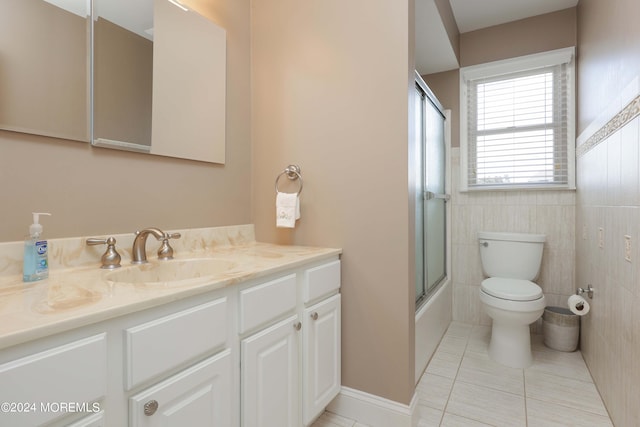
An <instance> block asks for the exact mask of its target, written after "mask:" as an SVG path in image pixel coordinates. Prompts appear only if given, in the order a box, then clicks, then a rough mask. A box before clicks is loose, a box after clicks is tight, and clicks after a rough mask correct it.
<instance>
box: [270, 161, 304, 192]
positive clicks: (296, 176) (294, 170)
mask: <svg viewBox="0 0 640 427" xmlns="http://www.w3.org/2000/svg"><path fill="white" fill-rule="evenodd" d="M283 176H286V177H287V178H289V179H290V180H292V181H294V180H298V185H299V187H298V196H299V195H300V193H302V185H303V181H302V175H301V174H300V166H298V165H289V166H287V167H286V168H285V169H284V170H283V171H282V172H280V174H279V175H278V177H277V178H276V194H277V193H279V192H280V191H279V190H278V181H280V178H282V177H283Z"/></svg>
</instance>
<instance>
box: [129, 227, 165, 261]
mask: <svg viewBox="0 0 640 427" xmlns="http://www.w3.org/2000/svg"><path fill="white" fill-rule="evenodd" d="M149 234H153V236H154V237H155V238H156V239H157V240H164V239H165V235H166V233H165V232H164V231H162V230H160V229H159V228H155V227H151V228H145V229H144V230H142V231H136V238H135V240H134V241H133V249H131V258H132V259H131V262H132V263H133V264H145V263H146V262H147V249H146V246H147V237H149Z"/></svg>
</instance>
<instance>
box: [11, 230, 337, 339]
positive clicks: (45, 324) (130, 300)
mask: <svg viewBox="0 0 640 427" xmlns="http://www.w3.org/2000/svg"><path fill="white" fill-rule="evenodd" d="M224 229H226V230H229V229H231V230H234V231H235V230H236V228H233V227H226V228H224ZM203 230H206V231H207V232H208V231H210V230H211V229H203ZM214 230H216V232H217V233H219V230H217V229H214ZM185 234H186V237H187V238H189V237H192V235H193V234H198V233H197V232H196V231H191V235H190V231H189V230H187V231H186V232H185V231H183V238H185ZM205 234H206V233H205ZM222 234H224V233H222ZM241 234H242V238H241V239H228V238H223V239H219V238H218V237H219V236H216V239H214V240H211V238H207V237H204V238H201V239H200V240H199V243H198V245H197V247H194V246H192V247H191V248H190V249H191V250H185V248H186V247H187V246H188V244H187V245H186V246H185V244H183V245H182V246H181V247H180V248H179V250H177V251H176V254H177V255H176V259H174V260H171V261H157V260H155V256H154V257H151V256H150V257H149V260H150V263H151V265H153V264H154V263H159V262H162V263H173V262H178V263H179V262H181V260H184V259H193V258H215V259H218V260H224V261H225V262H226V263H227V265H228V268H226V269H224V270H223V271H221V272H218V273H216V274H215V275H213V276H206V277H200V278H190V279H188V280H182V281H172V282H156V283H124V282H113V281H111V280H109V274H110V273H111V272H112V271H123V270H124V269H130V268H139V267H137V266H131V264H130V262H129V258H126V257H125V256H124V254H123V261H122V267H121V268H120V269H117V270H103V269H100V268H99V263H98V264H96V263H95V259H93V260H92V262H91V265H76V266H73V267H68V266H67V267H66V268H64V264H65V263H64V262H59V261H60V260H64V259H65V256H66V257H67V258H66V259H68V258H69V248H75V249H74V250H76V251H79V249H78V248H80V247H83V246H84V245H83V244H79V243H77V242H73V241H72V242H71V243H69V241H67V242H64V244H62V243H61V244H60V245H59V246H60V247H62V246H66V247H67V250H64V251H63V250H61V249H59V251H60V252H59V253H57V255H55V256H54V257H55V258H57V260H58V262H57V266H58V267H59V268H51V270H50V273H49V278H48V279H46V280H43V281H39V282H33V283H23V281H22V275H21V274H15V273H16V271H15V268H13V270H12V269H11V268H8V267H7V265H13V264H15V260H14V261H13V263H12V262H6V260H7V259H11V258H12V257H11V255H7V254H8V253H9V254H10V253H12V251H13V255H14V256H13V258H15V248H13V247H12V248H9V249H10V250H5V251H4V261H5V266H4V268H3V266H2V261H3V259H1V258H2V256H3V248H2V247H0V272H8V273H13V274H4V275H0V349H1V348H6V347H9V346H12V345H16V344H19V343H23V342H27V341H30V340H33V339H37V338H42V337H45V336H49V335H53V334H55V333H59V332H63V331H67V330H70V329H74V328H77V327H80V326H85V325H88V324H92V323H96V322H99V321H103V320H106V319H110V318H114V317H117V316H121V315H125V314H129V313H133V312H136V311H139V310H143V309H146V308H150V307H155V306H159V305H162V304H166V303H169V302H172V301H176V300H180V299H183V298H187V297H189V296H193V295H198V294H202V293H205V292H208V291H213V290H216V289H221V288H224V287H227V286H231V285H234V284H237V283H240V282H244V281H247V280H251V279H255V278H260V277H264V276H268V275H271V274H275V273H278V272H280V271H284V270H288V269H293V268H296V267H298V266H301V265H303V264H306V263H309V262H314V261H320V260H323V259H328V258H332V257H335V256H338V255H339V254H340V253H341V250H340V249H330V248H315V247H303V246H281V245H273V244H267V243H259V242H255V241H253V240H252V238H253V228H252V227H251V228H245V229H244V230H243V232H242V233H241ZM76 240H80V239H76ZM54 243H55V241H50V245H51V246H54V247H55V244H54ZM174 248H176V245H174ZM5 249H7V248H6V247H5ZM148 251H149V249H148ZM123 252H126V251H123ZM64 253H66V255H64ZM94 258H95V256H94ZM98 258H99V257H98ZM125 258H126V259H125ZM50 263H51V264H53V265H56V260H54V261H53V262H51V260H50ZM67 264H68V263H67ZM167 265H168V264H167Z"/></svg>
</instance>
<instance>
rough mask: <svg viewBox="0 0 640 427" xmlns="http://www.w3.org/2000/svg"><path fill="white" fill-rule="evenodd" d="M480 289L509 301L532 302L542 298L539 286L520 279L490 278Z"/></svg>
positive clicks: (484, 281) (483, 282)
mask: <svg viewBox="0 0 640 427" xmlns="http://www.w3.org/2000/svg"><path fill="white" fill-rule="evenodd" d="M480 287H481V288H482V290H483V291H484V292H486V293H487V294H489V295H491V296H494V297H496V298H502V299H507V300H511V301H533V300H536V299H538V298H540V297H542V289H541V288H540V286H538V285H536V284H535V283H533V282H530V281H528V280H522V279H505V278H502V277H491V278H489V279H485V280H483V281H482V284H481V285H480Z"/></svg>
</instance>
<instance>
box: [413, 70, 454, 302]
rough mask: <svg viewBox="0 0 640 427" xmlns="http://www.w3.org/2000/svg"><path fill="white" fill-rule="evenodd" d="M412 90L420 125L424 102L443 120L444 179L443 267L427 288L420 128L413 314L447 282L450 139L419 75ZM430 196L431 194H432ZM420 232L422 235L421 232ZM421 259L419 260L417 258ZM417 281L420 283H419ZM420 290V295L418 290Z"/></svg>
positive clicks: (440, 109)
mask: <svg viewBox="0 0 640 427" xmlns="http://www.w3.org/2000/svg"><path fill="white" fill-rule="evenodd" d="M415 90H416V92H415V93H416V96H418V94H419V95H420V97H421V100H422V102H423V104H422V106H421V110H422V111H423V113H422V115H421V117H422V120H423V122H424V121H426V114H425V113H426V108H427V107H426V106H427V103H430V104H431V105H432V106H433V107H434V108H435V110H437V112H438V113H439V114H440V115H441V116H442V118H443V129H442V131H443V146H442V150H443V151H444V159H442V162H443V164H442V169H443V173H442V175H443V177H442V178H443V180H444V185H443V189H442V191H443V192H442V193H439V194H437V195H436V197H437V199H436V200H438V199H440V198H442V197H445V199H444V200H443V204H444V213H443V216H444V218H443V221H444V224H443V226H444V230H443V236H441V237H442V238H443V244H444V247H442V248H441V249H442V252H443V253H442V257H443V259H442V266H443V274H442V275H441V276H440V277H438V278H437V279H436V280H435V281H434V283H433V284H432V285H431V286H429V284H428V283H427V281H428V269H427V262H428V261H427V257H428V251H427V244H426V242H427V226H426V222H427V214H426V202H427V200H426V195H427V194H429V193H428V191H427V190H428V189H427V186H426V184H427V183H426V170H427V163H428V159H427V157H426V152H427V151H428V150H427V149H426V133H425V132H424V130H425V129H426V124H424V123H423V125H422V126H421V127H420V129H422V130H423V132H422V133H421V134H420V135H419V137H420V142H419V143H418V144H416V145H417V149H418V152H419V154H418V156H417V159H416V160H417V161H418V163H419V165H418V167H417V169H418V172H419V175H420V178H419V179H418V180H417V181H418V183H419V185H418V186H417V188H416V193H417V194H416V195H415V196H416V283H415V286H416V301H415V308H416V312H417V311H418V310H419V309H420V308H421V307H422V306H423V305H424V304H425V303H426V302H427V301H428V300H429V298H430V296H431V295H434V294H435V293H436V291H437V290H438V289H439V288H440V287H441V286H442V285H443V284H444V283H446V282H447V279H448V276H449V273H450V262H449V261H450V260H449V253H450V252H449V249H450V248H449V246H450V234H449V211H450V206H449V205H450V200H449V196H448V192H449V186H450V185H449V182H450V168H449V166H450V165H449V146H450V144H449V138H450V112H448V111H445V110H444V108H443V107H442V104H440V102H439V101H438V99H437V98H436V97H435V95H434V94H433V92H432V91H431V90H430V89H429V87H428V86H427V85H426V83H425V82H424V81H423V80H422V78H421V77H420V75H419V74H418V73H417V72H416V73H415ZM431 194H433V193H431ZM418 221H420V222H421V225H420V226H418ZM420 230H421V231H422V233H420ZM418 256H420V258H421V259H418ZM419 282H420V283H419ZM418 288H420V289H421V290H422V292H420V291H419V290H418Z"/></svg>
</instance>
